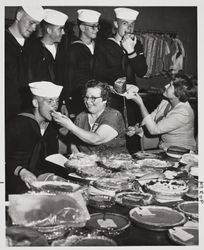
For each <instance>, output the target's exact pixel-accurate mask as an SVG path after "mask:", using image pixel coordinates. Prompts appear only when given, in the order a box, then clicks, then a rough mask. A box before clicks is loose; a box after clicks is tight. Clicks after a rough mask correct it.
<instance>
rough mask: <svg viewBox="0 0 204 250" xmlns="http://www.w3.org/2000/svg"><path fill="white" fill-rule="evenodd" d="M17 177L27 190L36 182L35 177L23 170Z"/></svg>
mask: <svg viewBox="0 0 204 250" xmlns="http://www.w3.org/2000/svg"><path fill="white" fill-rule="evenodd" d="M19 176H20V178H21V180H22V181H24V182H25V184H26V186H27V187H28V188H30V187H31V184H32V183H33V182H34V181H36V180H37V177H36V176H35V175H34V174H33V173H31V172H30V171H29V170H27V169H25V168H24V169H22V170H21V172H20V174H19Z"/></svg>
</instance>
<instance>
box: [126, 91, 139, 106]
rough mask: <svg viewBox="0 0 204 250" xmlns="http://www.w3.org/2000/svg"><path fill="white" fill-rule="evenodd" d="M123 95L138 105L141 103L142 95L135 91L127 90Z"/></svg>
mask: <svg viewBox="0 0 204 250" xmlns="http://www.w3.org/2000/svg"><path fill="white" fill-rule="evenodd" d="M125 97H126V98H127V99H130V100H133V101H134V102H136V103H137V104H138V105H141V104H143V100H142V97H141V96H140V95H139V94H138V93H137V92H135V91H131V89H130V90H128V91H127V93H125Z"/></svg>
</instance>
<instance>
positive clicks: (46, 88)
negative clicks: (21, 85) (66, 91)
mask: <svg viewBox="0 0 204 250" xmlns="http://www.w3.org/2000/svg"><path fill="white" fill-rule="evenodd" d="M29 87H30V91H31V93H32V94H33V95H37V96H41V97H48V98H58V97H59V96H60V93H61V91H62V88H63V86H60V85H56V84H54V83H52V82H48V81H40V82H31V83H29Z"/></svg>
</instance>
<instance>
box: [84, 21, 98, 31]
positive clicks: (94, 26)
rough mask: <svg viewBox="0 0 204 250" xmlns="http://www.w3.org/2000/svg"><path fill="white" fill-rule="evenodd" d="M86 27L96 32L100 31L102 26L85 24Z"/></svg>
mask: <svg viewBox="0 0 204 250" xmlns="http://www.w3.org/2000/svg"><path fill="white" fill-rule="evenodd" d="M84 25H85V26H88V27H91V28H92V29H93V30H96V29H98V30H99V29H100V28H101V26H100V25H99V24H94V25H90V24H86V23H84Z"/></svg>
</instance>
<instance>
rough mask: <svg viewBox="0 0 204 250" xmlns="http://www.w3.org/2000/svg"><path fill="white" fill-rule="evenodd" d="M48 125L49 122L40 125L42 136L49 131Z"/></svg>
mask: <svg viewBox="0 0 204 250" xmlns="http://www.w3.org/2000/svg"><path fill="white" fill-rule="evenodd" d="M48 125H49V123H48V122H42V123H41V124H40V133H41V135H44V133H45V130H46V129H47V126H48Z"/></svg>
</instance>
